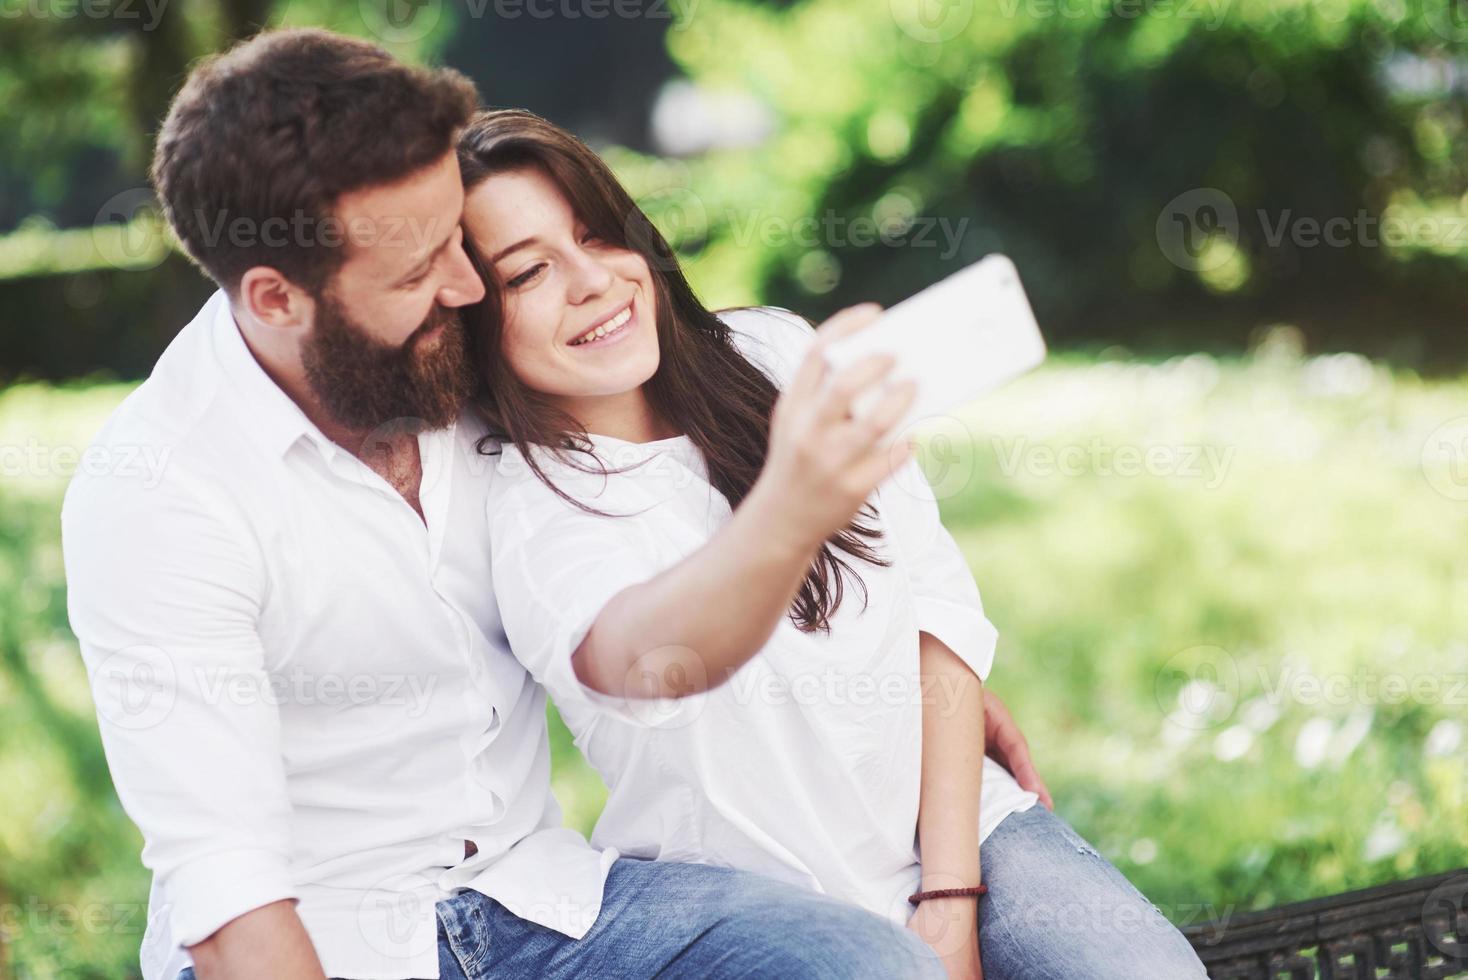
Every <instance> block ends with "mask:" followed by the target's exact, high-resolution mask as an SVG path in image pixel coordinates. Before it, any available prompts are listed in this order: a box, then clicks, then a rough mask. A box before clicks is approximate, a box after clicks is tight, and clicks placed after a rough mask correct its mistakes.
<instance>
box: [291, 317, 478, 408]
mask: <svg viewBox="0 0 1468 980" xmlns="http://www.w3.org/2000/svg"><path fill="white" fill-rule="evenodd" d="M440 324H441V325H442V326H441V329H439V330H438V335H437V336H436V337H434V338H432V339H426V338H425V334H427V333H428V332H429V331H430V330H432V329H434V328H435V327H438V326H439V325H440ZM301 362H302V365H303V366H304V367H305V369H306V380H307V382H308V383H309V384H310V385H311V390H312V391H313V392H314V393H315V395H316V397H317V399H318V400H319V401H320V402H321V405H322V407H323V408H325V409H326V411H327V412H328V413H330V415H331V416H332V418H334V419H335V420H336V422H337V423H338V424H339V425H342V426H344V427H346V428H348V429H351V430H354V431H357V432H365V431H368V430H373V429H378V428H380V427H381V426H384V425H386V424H388V423H390V422H392V423H397V424H398V425H402V426H406V427H408V428H419V427H425V428H429V429H441V428H444V427H446V426H448V425H450V424H451V423H453V421H454V420H455V419H457V418H458V417H459V412H460V410H461V409H462V408H463V407H464V405H465V404H467V403H468V401H469V399H470V397H471V396H472V395H473V393H474V389H475V379H474V369H473V366H472V365H471V364H470V355H469V345H468V340H467V337H466V334H465V331H464V325H463V323H462V322H461V321H460V319H459V317H458V315H457V314H456V313H455V312H454V311H453V310H450V309H446V308H445V307H442V306H438V305H435V306H434V307H433V309H432V310H431V311H430V312H429V314H428V317H427V318H426V319H425V320H424V321H423V323H422V324H421V325H420V326H419V327H418V329H417V330H415V331H413V333H412V335H411V336H410V337H409V338H408V340H407V341H406V342H405V343H404V344H403V345H402V346H401V347H393V346H391V345H388V344H384V343H382V342H380V341H378V340H374V339H373V338H372V337H371V335H369V334H368V333H367V331H366V330H365V329H364V328H362V327H360V326H358V325H357V324H356V323H355V322H353V321H352V319H351V318H350V317H349V316H347V313H346V310H345V309H343V308H342V305H341V303H340V302H338V301H337V299H336V297H334V296H332V295H330V294H329V293H326V292H324V291H323V292H322V294H321V296H320V297H319V298H318V301H317V304H316V324H315V329H314V330H313V331H312V334H311V336H310V338H309V339H308V340H307V341H306V343H305V346H304V347H303V349H302V351H301Z"/></svg>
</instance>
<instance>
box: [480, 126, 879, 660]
mask: <svg viewBox="0 0 1468 980" xmlns="http://www.w3.org/2000/svg"><path fill="white" fill-rule="evenodd" d="M529 167H536V168H539V169H540V170H541V171H542V172H544V173H545V174H547V175H548V176H549V177H550V178H551V179H552V180H553V181H555V183H556V184H557V185H558V186H559V188H560V190H561V193H563V194H564V195H565V196H566V200H567V201H568V202H569V203H570V205H571V209H572V211H573V212H575V214H576V216H577V218H578V219H579V220H580V221H581V222H582V223H584V224H585V225H586V226H587V229H588V230H589V231H590V232H591V233H592V234H594V235H596V236H597V237H598V238H600V239H601V240H602V241H604V242H606V243H607V244H608V245H611V246H615V247H620V248H625V249H630V250H631V251H634V252H637V253H638V254H640V255H641V256H642V257H643V258H644V259H646V260H647V264H648V268H649V269H650V270H651V273H652V281H653V284H654V290H655V292H656V296H657V332H658V346H659V351H660V362H659V365H658V369H657V371H656V373H654V374H653V376H652V377H651V378H650V379H648V381H647V382H646V385H645V387H644V391H645V393H646V395H647V399H648V403H649V405H650V406H651V408H652V410H653V411H654V412H656V413H657V415H658V418H659V419H660V420H662V421H663V422H665V423H668V424H669V425H671V426H672V427H673V428H674V429H675V430H677V431H680V432H682V433H683V434H685V435H687V436H688V438H689V439H690V440H691V441H692V442H693V444H694V445H695V446H697V447H698V449H699V451H700V452H702V453H703V458H704V460H705V462H706V464H707V467H708V478H709V483H710V484H711V485H712V486H713V487H714V489H716V490H718V491H719V492H720V493H721V494H723V495H724V499H725V500H727V501H728V502H729V506H730V507H731V508H732V507H738V506H739V503H740V502H741V501H742V500H743V499H744V497H745V495H746V494H748V493H749V490H750V487H752V486H753V485H754V482H755V479H756V478H757V477H758V476H759V473H760V470H761V468H762V467H763V466H764V462H765V453H766V450H767V448H768V445H769V437H770V413H771V410H772V409H773V408H774V405H775V399H776V397H777V396H778V394H779V392H778V390H777V389H776V387H775V385H774V383H773V382H772V381H771V380H770V379H769V378H768V377H766V376H765V374H764V373H763V372H762V371H761V370H760V369H759V368H757V367H755V366H754V365H753V364H751V363H750V362H749V361H748V360H746V359H745V357H744V356H743V355H742V354H740V353H739V350H738V349H737V348H736V347H735V346H734V343H733V340H732V339H731V337H730V330H729V327H728V326H727V325H726V324H725V323H724V322H723V321H722V320H720V319H719V318H718V317H717V316H715V315H714V314H713V313H712V312H710V311H709V310H707V309H705V308H704V306H703V304H702V303H700V302H699V301H698V298H697V297H696V296H695V295H694V292H693V289H692V287H690V286H689V285H688V280H687V279H686V278H685V277H684V275H683V271H682V269H681V268H679V266H678V260H677V257H676V256H675V255H674V253H673V250H672V248H671V247H669V245H668V243H667V241H666V240H664V238H663V236H662V235H661V234H660V233H659V232H658V230H657V229H656V228H655V227H653V224H652V222H651V221H650V220H648V217H647V215H646V214H644V213H643V211H642V209H641V208H639V207H638V206H637V204H636V203H635V202H634V201H633V200H632V198H631V197H630V196H629V195H628V194H627V191H626V190H625V189H623V187H622V185H621V184H620V183H619V182H618V181H617V178H616V177H615V176H614V175H613V174H612V172H611V170H610V169H609V168H608V167H607V165H606V164H605V163H603V162H602V160H601V158H600V157H598V156H597V155H596V154H595V153H593V152H592V151H591V150H590V148H588V147H587V146H586V145H585V144H584V143H582V142H581V141H580V140H578V139H577V138H576V137H575V136H573V135H571V134H570V133H568V132H566V131H565V130H563V129H561V128H560V127H558V126H555V125H553V124H552V123H550V122H548V121H546V120H544V119H542V118H540V117H539V116H537V115H535V114H534V113H531V112H525V111H523V110H519V109H499V110H488V111H484V112H481V113H479V114H478V115H477V116H475V117H474V119H473V121H472V122H471V123H470V125H469V126H468V127H467V129H465V131H464V133H463V135H462V136H461V137H460V139H459V168H460V170H461V172H462V174H463V179H464V189H465V191H466V192H467V191H470V190H473V189H474V188H475V187H476V186H478V185H479V184H480V183H481V182H483V181H484V180H486V179H487V178H488V177H490V176H491V175H493V174H497V173H503V172H505V171H510V170H521V169H525V168H529ZM465 247H466V248H467V249H468V251H469V255H470V258H471V259H472V260H473V261H474V264H475V266H476V267H477V268H478V270H479V274H480V276H481V277H482V278H483V279H484V282H485V289H486V292H485V296H484V299H483V300H482V301H481V302H479V303H477V304H475V305H474V306H472V307H467V308H466V309H465V310H464V311H463V312H464V322H465V324H466V326H467V327H468V328H469V334H470V337H471V339H472V341H473V345H474V349H475V354H474V356H475V358H476V360H477V362H478V365H479V369H480V373H481V377H482V379H483V381H484V385H485V393H484V397H483V400H482V407H483V409H484V411H485V413H486V415H487V416H488V418H489V422H490V425H491V428H492V430H493V432H492V435H491V436H490V437H488V438H486V439H484V440H481V441H480V443H479V447H478V448H479V451H480V452H483V453H490V452H493V450H492V449H491V448H490V447H491V444H492V443H496V442H500V441H508V442H511V443H513V444H514V445H515V446H516V447H518V448H519V449H520V451H521V452H522V453H523V454H524V456H525V458H526V460H527V461H528V462H529V463H530V466H531V468H532V469H533V470H534V472H535V475H536V476H537V477H538V478H540V479H541V480H542V481H543V482H544V483H545V484H546V485H547V486H549V487H550V488H551V489H552V490H554V491H555V492H556V493H558V494H560V495H561V496H562V497H564V498H565V499H567V500H568V501H570V502H571V503H573V504H575V505H576V506H578V507H581V508H582V509H584V510H588V511H590V510H592V508H590V507H588V506H587V505H586V504H584V503H582V502H581V501H578V500H574V499H573V498H571V497H569V496H567V495H566V494H565V493H564V492H563V491H562V490H561V489H560V488H559V487H557V486H556V485H555V484H554V483H553V482H552V481H551V480H550V479H549V478H548V477H547V475H546V474H545V472H544V471H543V470H542V469H541V467H540V466H539V465H538V464H537V463H536V461H535V454H534V453H532V452H530V447H532V446H542V447H545V448H547V449H549V450H550V451H552V452H554V453H556V454H557V455H558V456H559V457H560V458H561V459H563V460H565V461H567V462H569V463H571V465H576V466H580V467H581V468H583V469H584V468H586V464H583V463H581V462H579V461H577V460H574V459H573V458H572V457H573V455H574V454H578V453H588V454H589V453H590V449H591V445H590V442H589V441H588V439H587V437H586V430H585V429H584V428H583V427H582V426H581V424H580V423H579V422H578V421H577V420H576V419H574V418H572V417H570V416H569V415H568V414H566V413H565V412H564V411H561V410H560V409H558V408H556V407H554V406H553V405H552V404H550V402H549V400H548V399H546V398H545V397H544V396H542V395H540V394H539V393H537V392H535V391H532V390H531V389H529V388H528V387H526V385H525V384H524V383H523V382H522V381H521V380H520V379H519V378H518V377H516V375H515V373H514V372H513V371H512V370H511V369H510V366H509V363H508V362H507V360H506V359H505V358H504V357H503V356H502V354H501V345H502V336H503V329H504V299H503V290H502V286H501V284H500V283H499V282H498V280H497V278H496V276H495V274H494V271H493V270H492V269H491V268H489V267H488V265H487V263H486V262H485V261H484V257H483V256H480V255H478V254H477V253H476V252H475V250H474V248H473V243H472V242H470V241H468V239H466V240H465ZM591 458H592V459H594V458H595V457H594V456H593V457H591ZM597 513H599V512H597ZM863 514H864V515H866V516H867V517H868V518H870V517H873V516H875V514H874V512H873V511H872V510H871V508H870V507H867V508H863ZM881 537H882V533H881V531H880V530H879V529H877V528H875V527H873V526H871V525H868V524H863V523H861V522H860V521H857V520H853V521H852V522H851V523H850V524H849V525H847V526H846V527H845V528H844V529H842V530H841V531H839V532H837V533H836V534H834V535H832V537H831V538H830V540H828V541H827V542H826V543H825V544H824V545H823V546H822V548H821V550H820V552H819V554H818V555H817V556H816V560H815V561H814V562H813V563H812V564H811V567H810V570H809V571H808V572H807V573H806V576H805V580H804V581H803V582H802V583H801V586H800V591H799V593H798V594H797V595H796V597H795V601H794V602H793V603H792V604H791V609H790V618H791V619H792V620H793V621H794V623H795V624H796V625H797V626H798V627H799V628H800V629H802V630H805V631H807V632H813V631H817V630H820V631H829V630H830V617H831V616H832V614H834V613H835V611H836V608H837V607H838V606H839V605H840V604H841V600H842V597H843V595H844V593H845V586H844V583H843V580H844V578H845V577H846V576H847V575H850V576H851V577H852V580H853V581H854V583H855V584H856V586H857V588H858V589H860V590H861V591H862V594H863V601H865V592H866V587H865V585H864V584H863V582H862V579H861V576H860V575H859V574H857V573H856V572H855V570H853V569H852V567H851V566H850V564H849V562H848V561H847V559H846V558H844V557H843V555H844V556H848V557H854V558H858V559H861V560H862V561H866V562H871V563H873V564H877V565H886V564H887V561H886V560H885V559H883V558H882V557H881V556H880V555H879V554H878V553H877V552H876V550H875V547H874V545H875V543H876V542H877V541H878V540H880V539H881ZM838 552H839V553H840V554H838Z"/></svg>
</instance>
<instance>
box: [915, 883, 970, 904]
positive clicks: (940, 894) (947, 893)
mask: <svg viewBox="0 0 1468 980" xmlns="http://www.w3.org/2000/svg"><path fill="white" fill-rule="evenodd" d="M988 890H989V886H988V885H974V886H972V887H970V888H939V889H936V890H934V891H930V892H914V893H913V894H912V895H910V896H909V897H908V899H907V900H908V901H909V902H911V903H912V904H913V905H918V904H920V903H922V902H925V901H927V900H928V899H930V898H958V897H960V896H964V895H971V896H973V897H974V898H978V897H979V896H980V895H983V894H984V893H986V892H987V891H988Z"/></svg>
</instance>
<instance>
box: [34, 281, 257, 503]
mask: <svg viewBox="0 0 1468 980" xmlns="http://www.w3.org/2000/svg"><path fill="white" fill-rule="evenodd" d="M212 306H213V301H211V302H210V303H207V304H205V307H204V308H203V309H202V310H201V311H200V313H199V315H198V316H197V317H195V318H194V320H193V321H191V322H190V323H189V324H188V325H186V326H185V327H184V328H183V329H182V330H180V331H179V333H178V334H177V336H175V337H174V339H173V340H172V341H171V342H170V343H169V345H168V347H167V348H166V349H165V350H164V352H163V354H162V355H161V356H160V357H159V358H158V361H157V363H156V364H155V365H154V367H153V371H152V372H151V373H150V374H149V376H148V377H147V379H146V380H144V381H143V382H142V383H141V384H140V385H138V387H137V388H135V389H133V391H132V392H130V393H129V394H128V396H127V397H126V398H124V399H123V400H122V402H121V403H120V404H119V405H118V406H117V408H115V409H113V411H112V414H111V415H109V416H108V417H107V420H106V422H104V423H103V425H102V427H101V429H100V430H98V432H97V434H96V436H95V437H94V438H93V439H92V441H91V443H90V444H89V445H88V446H87V447H86V449H84V450H82V452H81V453H80V457H79V461H78V465H77V468H76V473H75V475H74V476H73V477H72V480H71V483H70V485H69V486H68V487H67V492H66V501H65V504H64V507H63V513H67V512H71V513H75V512H77V511H78V509H80V508H82V507H87V508H100V509H102V510H104V511H115V512H122V511H125V510H127V509H130V508H135V507H140V506H141V507H144V508H146V506H147V505H148V504H149V503H150V502H152V503H157V504H163V503H164V502H165V501H167V500H168V499H169V498H170V497H171V496H172V495H173V494H176V493H179V492H184V491H185V488H186V487H188V486H189V485H190V484H192V483H195V482H196V481H198V480H200V479H205V478H207V477H208V476H209V474H210V473H211V472H214V471H218V470H220V469H221V464H222V462H223V461H224V460H225V459H227V458H228V457H227V456H226V455H225V454H224V453H222V448H223V447H221V445H220V444H219V440H218V439H215V438H211V436H210V432H211V430H217V429H219V428H221V419H220V411H221V406H220V388H221V382H222V376H221V372H220V370H219V365H218V362H217V359H216V358H215V356H214V353H213V349H212V344H211V338H210V336H209V333H210V330H211V327H212V317H213V315H214V311H213V310H212ZM215 475H216V476H217V477H218V478H219V479H221V480H222V479H225V478H226V477H227V474H224V473H222V472H217V473H215Z"/></svg>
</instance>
